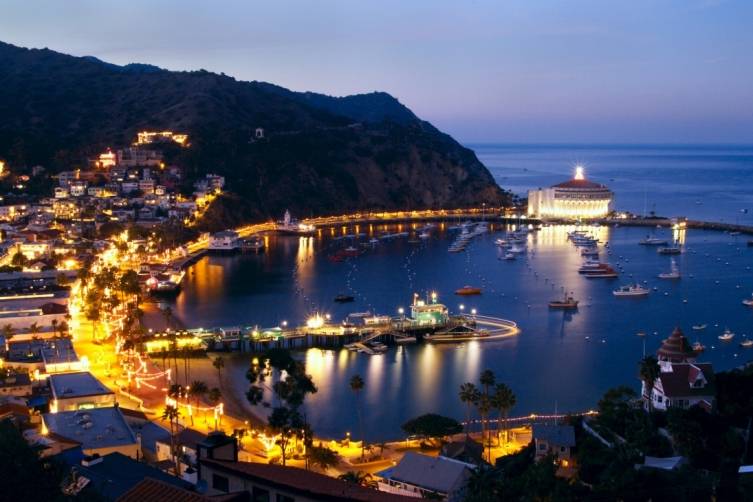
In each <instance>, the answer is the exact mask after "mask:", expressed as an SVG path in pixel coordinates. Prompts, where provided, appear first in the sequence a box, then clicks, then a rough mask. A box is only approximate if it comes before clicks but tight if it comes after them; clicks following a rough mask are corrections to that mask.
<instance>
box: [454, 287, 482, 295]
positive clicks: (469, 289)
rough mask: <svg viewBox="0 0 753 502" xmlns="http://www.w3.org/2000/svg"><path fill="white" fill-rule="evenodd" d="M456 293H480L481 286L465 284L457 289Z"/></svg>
mask: <svg viewBox="0 0 753 502" xmlns="http://www.w3.org/2000/svg"><path fill="white" fill-rule="evenodd" d="M455 294H456V295H460V296H470V295H480V294H481V288H475V287H473V286H463V287H462V288H460V289H456V290H455Z"/></svg>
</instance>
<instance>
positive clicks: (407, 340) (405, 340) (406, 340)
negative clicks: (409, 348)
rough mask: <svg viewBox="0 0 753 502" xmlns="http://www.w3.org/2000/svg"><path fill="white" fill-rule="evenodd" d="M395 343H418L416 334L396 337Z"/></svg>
mask: <svg viewBox="0 0 753 502" xmlns="http://www.w3.org/2000/svg"><path fill="white" fill-rule="evenodd" d="M395 343H398V344H401V345H402V344H405V343H416V337H415V336H401V337H397V336H396V337H395Z"/></svg>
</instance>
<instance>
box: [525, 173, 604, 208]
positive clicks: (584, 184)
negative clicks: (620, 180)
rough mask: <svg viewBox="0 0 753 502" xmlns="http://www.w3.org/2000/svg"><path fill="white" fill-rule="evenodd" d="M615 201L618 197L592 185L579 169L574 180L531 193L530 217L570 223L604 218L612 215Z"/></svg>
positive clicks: (599, 186) (596, 184) (530, 191)
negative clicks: (568, 221) (569, 221)
mask: <svg viewBox="0 0 753 502" xmlns="http://www.w3.org/2000/svg"><path fill="white" fill-rule="evenodd" d="M613 200H614V194H613V193H612V191H611V190H609V188H607V187H606V185H602V184H600V183H594V182H593V181H588V180H587V179H586V177H585V174H584V172H583V167H581V166H576V168H575V176H574V177H573V179H572V180H569V181H565V182H564V183H560V184H558V185H554V186H553V187H551V188H543V189H542V188H539V189H537V190H529V191H528V216H529V217H532V218H542V219H547V218H555V219H569V220H579V219H589V218H603V217H604V216H606V215H608V214H609V213H610V212H611V211H612V201H613Z"/></svg>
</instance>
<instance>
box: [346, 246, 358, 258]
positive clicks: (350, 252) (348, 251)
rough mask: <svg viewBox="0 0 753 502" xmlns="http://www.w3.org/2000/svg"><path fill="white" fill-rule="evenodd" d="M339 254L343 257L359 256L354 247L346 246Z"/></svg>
mask: <svg viewBox="0 0 753 502" xmlns="http://www.w3.org/2000/svg"><path fill="white" fill-rule="evenodd" d="M341 254H342V255H343V256H358V255H359V254H360V251H359V250H358V248H356V247H353V246H348V247H346V248H345V249H343V250H342V251H341Z"/></svg>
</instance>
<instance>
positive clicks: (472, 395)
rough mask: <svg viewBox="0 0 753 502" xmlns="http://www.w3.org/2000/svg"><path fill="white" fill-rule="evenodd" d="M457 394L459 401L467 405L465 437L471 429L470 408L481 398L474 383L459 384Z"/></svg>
mask: <svg viewBox="0 0 753 502" xmlns="http://www.w3.org/2000/svg"><path fill="white" fill-rule="evenodd" d="M459 395H460V401H461V402H462V403H464V404H465V405H466V406H467V412H466V420H465V435H466V437H468V434H469V432H470V430H471V408H472V407H473V405H474V404H476V403H477V402H478V400H479V398H481V392H479V390H478V388H476V386H475V385H474V384H472V383H470V382H467V383H464V384H463V385H461V386H460V393H459Z"/></svg>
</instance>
